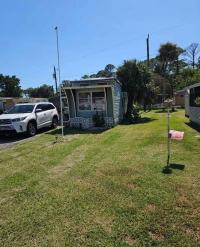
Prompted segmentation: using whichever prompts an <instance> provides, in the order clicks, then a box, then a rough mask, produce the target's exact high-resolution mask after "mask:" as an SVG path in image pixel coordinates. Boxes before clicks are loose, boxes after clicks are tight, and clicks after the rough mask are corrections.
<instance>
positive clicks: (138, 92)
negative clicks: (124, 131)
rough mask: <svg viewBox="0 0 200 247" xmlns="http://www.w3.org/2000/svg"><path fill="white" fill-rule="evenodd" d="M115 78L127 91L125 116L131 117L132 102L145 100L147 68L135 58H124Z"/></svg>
mask: <svg viewBox="0 0 200 247" xmlns="http://www.w3.org/2000/svg"><path fill="white" fill-rule="evenodd" d="M117 78H118V79H119V81H120V82H121V83H122V90H123V91H125V92H127V93H128V105H127V112H126V117H127V118H128V119H132V117H133V116H132V113H133V104H134V103H137V102H139V103H141V102H144V101H145V96H146V94H147V90H148V86H147V85H148V84H149V83H150V81H151V75H150V73H149V72H148V70H147V68H146V67H145V66H143V65H142V64H140V63H138V62H137V61H136V60H128V61H126V60H125V61H124V63H123V65H121V66H120V67H119V68H118V69H117Z"/></svg>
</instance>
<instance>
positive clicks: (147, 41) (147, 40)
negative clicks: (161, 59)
mask: <svg viewBox="0 0 200 247" xmlns="http://www.w3.org/2000/svg"><path fill="white" fill-rule="evenodd" d="M146 43H147V67H148V69H149V34H148V36H147V39H146Z"/></svg>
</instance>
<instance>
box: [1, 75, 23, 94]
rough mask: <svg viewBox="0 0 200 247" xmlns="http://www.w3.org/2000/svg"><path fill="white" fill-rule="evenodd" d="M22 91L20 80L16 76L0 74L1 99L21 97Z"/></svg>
mask: <svg viewBox="0 0 200 247" xmlns="http://www.w3.org/2000/svg"><path fill="white" fill-rule="evenodd" d="M21 94H22V89H21V87H20V79H19V78H17V77H16V76H14V75H13V76H8V75H7V76H4V75H2V74H0V96H1V97H20V96H21Z"/></svg>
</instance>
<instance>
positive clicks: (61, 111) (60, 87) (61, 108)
mask: <svg viewBox="0 0 200 247" xmlns="http://www.w3.org/2000/svg"><path fill="white" fill-rule="evenodd" d="M55 31H56V41H57V58H58V83H59V89H60V90H59V92H60V118H61V130H62V132H61V133H62V137H63V136H64V126H63V105H62V85H61V81H60V54H59V43H58V27H55Z"/></svg>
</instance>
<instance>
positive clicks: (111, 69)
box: [81, 64, 115, 79]
mask: <svg viewBox="0 0 200 247" xmlns="http://www.w3.org/2000/svg"><path fill="white" fill-rule="evenodd" d="M112 76H115V66H114V65H113V64H107V65H106V66H105V68H104V69H102V70H99V71H98V72H97V73H96V74H92V75H84V76H82V77H81V78H82V79H88V78H99V77H112Z"/></svg>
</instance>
